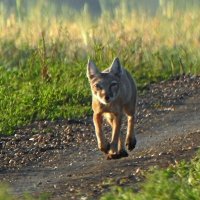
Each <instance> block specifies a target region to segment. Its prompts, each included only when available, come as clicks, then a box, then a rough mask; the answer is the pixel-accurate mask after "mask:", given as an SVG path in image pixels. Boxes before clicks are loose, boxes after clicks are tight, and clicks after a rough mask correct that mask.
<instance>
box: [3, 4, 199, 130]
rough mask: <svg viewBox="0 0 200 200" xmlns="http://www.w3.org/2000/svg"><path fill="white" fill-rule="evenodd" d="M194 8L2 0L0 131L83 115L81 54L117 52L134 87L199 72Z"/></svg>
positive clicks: (86, 109)
mask: <svg viewBox="0 0 200 200" xmlns="http://www.w3.org/2000/svg"><path fill="white" fill-rule="evenodd" d="M78 2H79V3H78ZM199 8H200V1H199V0H191V1H186V0H168V1H167V0H159V1H158V0H142V1H128V0H124V1H119V0H112V1H106V0H99V1H97V0H95V1H92V3H91V0H87V1H86V0H85V1H71V0H68V1H67V0H66V1H64V0H59V1H53V0H48V1H47V0H30V1H25V0H7V1H5V0H1V1H0V30H1V31H0V115H1V116H0V134H8V133H9V134H12V133H13V130H14V129H15V128H17V127H20V126H22V125H25V124H28V123H30V122H31V121H34V120H43V119H49V120H57V119H63V118H65V119H68V118H77V117H78V118H80V117H84V116H87V115H90V114H91V108H90V102H91V94H90V88H89V84H88V81H87V79H86V76H85V71H86V63H87V59H88V57H90V58H91V59H93V60H94V61H95V62H96V63H97V65H98V66H99V67H100V68H105V67H108V66H109V64H110V63H111V62H112V60H113V58H114V57H116V56H119V58H120V60H121V63H122V64H123V65H124V66H125V67H126V68H127V69H128V70H129V71H130V72H131V73H132V75H133V76H134V77H135V79H136V81H137V84H138V87H139V89H142V88H144V87H145V85H147V84H149V83H152V82H157V81H160V80H165V79H168V78H170V77H171V76H175V75H182V74H192V75H198V74H199V73H200V66H199V65H200V25H199V19H200V13H199Z"/></svg>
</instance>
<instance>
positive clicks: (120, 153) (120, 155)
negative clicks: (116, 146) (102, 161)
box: [107, 150, 128, 160]
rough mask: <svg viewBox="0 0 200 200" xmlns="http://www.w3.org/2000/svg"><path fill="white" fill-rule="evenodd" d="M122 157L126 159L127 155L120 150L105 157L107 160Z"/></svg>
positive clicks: (124, 151)
mask: <svg viewBox="0 0 200 200" xmlns="http://www.w3.org/2000/svg"><path fill="white" fill-rule="evenodd" d="M124 157H128V153H127V151H126V150H121V151H120V152H119V153H117V154H108V155H107V160H112V159H120V158H124Z"/></svg>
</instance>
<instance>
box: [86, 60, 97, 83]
mask: <svg viewBox="0 0 200 200" xmlns="http://www.w3.org/2000/svg"><path fill="white" fill-rule="evenodd" d="M99 73H100V72H99V70H98V68H97V67H96V65H95V64H94V62H93V61H91V60H88V64H87V77H88V78H89V79H91V78H92V77H94V76H97V75H98V74H99Z"/></svg>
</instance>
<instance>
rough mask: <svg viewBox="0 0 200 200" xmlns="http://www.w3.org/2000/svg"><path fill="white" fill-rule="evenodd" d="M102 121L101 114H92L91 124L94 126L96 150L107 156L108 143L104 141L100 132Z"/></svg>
mask: <svg viewBox="0 0 200 200" xmlns="http://www.w3.org/2000/svg"><path fill="white" fill-rule="evenodd" d="M102 121H103V117H102V114H99V113H94V114H93V122H94V126H95V133H96V137H97V143H98V148H99V149H100V150H101V151H102V152H104V153H106V154H107V153H108V150H109V143H108V142H107V141H106V139H105V136H104V134H103V132H102Z"/></svg>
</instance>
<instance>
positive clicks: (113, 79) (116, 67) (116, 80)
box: [87, 58, 123, 105]
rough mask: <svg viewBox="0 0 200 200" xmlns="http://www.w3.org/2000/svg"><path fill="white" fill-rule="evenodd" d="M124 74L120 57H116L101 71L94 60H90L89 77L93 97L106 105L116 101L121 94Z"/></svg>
mask: <svg viewBox="0 0 200 200" xmlns="http://www.w3.org/2000/svg"><path fill="white" fill-rule="evenodd" d="M122 74H123V69H122V67H121V64H120V61H119V59H118V58H115V59H114V60H113V62H112V64H111V66H110V67H109V68H108V69H106V70H104V71H103V72H100V71H99V69H98V68H97V67H96V65H95V64H94V62H92V61H91V60H89V61H88V65H87V77H88V79H89V82H90V86H91V90H92V95H93V97H94V98H96V99H97V100H98V101H99V102H101V103H102V104H105V105H106V104H109V103H111V102H113V101H115V100H116V98H117V97H118V95H119V90H120V77H121V75H122Z"/></svg>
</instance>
